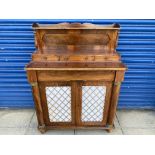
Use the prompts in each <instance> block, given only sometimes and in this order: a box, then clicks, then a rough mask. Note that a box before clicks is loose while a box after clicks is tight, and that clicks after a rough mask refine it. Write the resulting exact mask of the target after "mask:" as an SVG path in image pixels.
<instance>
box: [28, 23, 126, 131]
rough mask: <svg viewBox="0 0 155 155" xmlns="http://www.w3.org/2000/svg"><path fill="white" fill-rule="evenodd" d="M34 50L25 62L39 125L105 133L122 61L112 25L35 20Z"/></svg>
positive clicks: (112, 113) (110, 124) (110, 122)
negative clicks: (53, 22)
mask: <svg viewBox="0 0 155 155" xmlns="http://www.w3.org/2000/svg"><path fill="white" fill-rule="evenodd" d="M33 27H34V29H35V43H36V48H37V51H36V52H35V53H34V54H33V55H32V61H31V62H30V63H29V64H28V65H27V66H26V70H27V75H28V80H29V82H30V83H31V85H32V92H33V96H34V101H35V107H36V113H37V118H38V129H39V130H40V131H41V132H45V131H46V130H48V129H54V128H56V129H59V128H73V129H77V128H102V129H106V130H108V131H110V130H111V129H112V128H113V121H114V116H115V112H116V107H117V100H118V96H119V90H120V84H121V82H122V81H123V78H124V72H125V70H126V67H125V65H124V64H123V63H122V62H121V61H120V56H119V54H118V53H117V52H116V51H115V47H116V42H117V38H118V30H119V27H118V25H117V24H115V25H110V26H98V25H93V24H79V23H73V24H68V23H62V24H56V25H50V26H47V25H43V26H42V25H38V24H34V26H33Z"/></svg>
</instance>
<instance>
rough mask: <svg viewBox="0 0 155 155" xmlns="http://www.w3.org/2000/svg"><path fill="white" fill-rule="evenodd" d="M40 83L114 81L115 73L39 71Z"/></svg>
mask: <svg viewBox="0 0 155 155" xmlns="http://www.w3.org/2000/svg"><path fill="white" fill-rule="evenodd" d="M37 76H38V81H39V82H40V81H76V80H86V81H87V80H93V81H94V80H95V81H98V80H102V81H113V80H114V77H115V71H37Z"/></svg>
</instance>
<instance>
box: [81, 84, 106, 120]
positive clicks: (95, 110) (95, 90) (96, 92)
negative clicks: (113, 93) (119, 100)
mask: <svg viewBox="0 0 155 155" xmlns="http://www.w3.org/2000/svg"><path fill="white" fill-rule="evenodd" d="M105 95H106V87H105V86H82V117H81V119H82V122H96V121H97V122H101V121H102V120H103V110H104V104H105Z"/></svg>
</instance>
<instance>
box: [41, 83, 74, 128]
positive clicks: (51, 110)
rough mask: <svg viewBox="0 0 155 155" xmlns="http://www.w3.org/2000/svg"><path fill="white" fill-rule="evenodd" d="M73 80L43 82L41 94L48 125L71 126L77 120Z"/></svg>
mask: <svg viewBox="0 0 155 155" xmlns="http://www.w3.org/2000/svg"><path fill="white" fill-rule="evenodd" d="M73 88H74V84H72V83H71V82H42V83H40V94H41V100H42V105H43V113H44V119H45V122H46V125H52V126H65V125H67V126H69V125H74V122H75V116H74V114H75V112H74V111H75V101H74V100H75V94H74V93H73V91H74V89H73Z"/></svg>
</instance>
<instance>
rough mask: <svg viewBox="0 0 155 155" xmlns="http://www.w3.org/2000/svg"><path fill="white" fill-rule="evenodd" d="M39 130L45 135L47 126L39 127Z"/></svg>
mask: <svg viewBox="0 0 155 155" xmlns="http://www.w3.org/2000/svg"><path fill="white" fill-rule="evenodd" d="M38 130H39V131H40V132H41V133H42V134H43V133H45V132H46V126H45V125H40V126H38Z"/></svg>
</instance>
